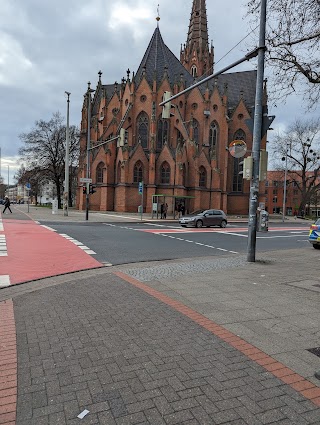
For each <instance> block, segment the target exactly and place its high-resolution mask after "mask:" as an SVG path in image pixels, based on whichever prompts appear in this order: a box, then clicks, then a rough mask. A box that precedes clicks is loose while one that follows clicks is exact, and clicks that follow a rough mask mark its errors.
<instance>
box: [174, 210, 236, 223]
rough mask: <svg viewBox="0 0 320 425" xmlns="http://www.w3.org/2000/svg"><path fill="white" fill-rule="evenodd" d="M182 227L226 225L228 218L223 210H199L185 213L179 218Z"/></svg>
mask: <svg viewBox="0 0 320 425" xmlns="http://www.w3.org/2000/svg"><path fill="white" fill-rule="evenodd" d="M179 223H180V224H181V226H182V227H188V226H192V227H210V226H220V227H226V225H227V223H228V220H227V216H226V215H225V213H224V212H223V211H221V210H199V211H194V212H193V213H191V214H189V215H184V216H182V217H181V218H180V219H179Z"/></svg>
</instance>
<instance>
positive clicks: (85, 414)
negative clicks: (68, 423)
mask: <svg viewBox="0 0 320 425" xmlns="http://www.w3.org/2000/svg"><path fill="white" fill-rule="evenodd" d="M88 413H89V410H87V409H85V410H84V411H83V412H81V413H80V415H78V416H77V418H79V419H83V418H84V417H85V416H87V414H88Z"/></svg>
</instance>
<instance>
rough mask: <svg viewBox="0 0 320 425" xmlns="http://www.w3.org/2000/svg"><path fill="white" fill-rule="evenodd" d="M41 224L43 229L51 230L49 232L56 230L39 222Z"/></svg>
mask: <svg viewBox="0 0 320 425" xmlns="http://www.w3.org/2000/svg"><path fill="white" fill-rule="evenodd" d="M41 226H42V227H44V228H45V229H48V230H51V232H56V230H55V229H52V227H49V226H45V225H44V224H41Z"/></svg>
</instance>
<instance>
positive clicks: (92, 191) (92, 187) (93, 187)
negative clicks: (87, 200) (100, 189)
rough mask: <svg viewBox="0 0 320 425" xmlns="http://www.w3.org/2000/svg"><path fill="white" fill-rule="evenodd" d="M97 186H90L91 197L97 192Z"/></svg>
mask: <svg viewBox="0 0 320 425" xmlns="http://www.w3.org/2000/svg"><path fill="white" fill-rule="evenodd" d="M96 187H97V186H95V185H93V184H92V183H90V184H89V193H90V195H93V194H94V193H95V192H96V190H94V189H95V188H96Z"/></svg>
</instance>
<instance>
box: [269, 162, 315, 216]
mask: <svg viewBox="0 0 320 425" xmlns="http://www.w3.org/2000/svg"><path fill="white" fill-rule="evenodd" d="M309 174H310V175H311V174H312V173H311V172H310V173H309ZM307 175H308V173H307ZM295 179H296V181H292V180H291V179H290V170H288V174H287V183H286V203H285V206H286V211H285V215H287V216H293V215H311V216H317V217H320V191H319V190H318V191H315V192H314V193H313V194H312V196H311V197H310V199H309V201H308V203H307V205H306V209H305V210H304V211H300V210H299V208H300V203H301V201H302V194H301V190H300V189H299V185H301V181H302V180H301V179H298V180H297V175H296V174H295ZM319 183H320V178H319V179H318V180H317V181H316V184H319ZM283 199H284V170H281V171H268V177H267V180H266V181H265V199H264V200H263V201H262V202H265V205H266V210H267V211H268V212H269V214H282V212H283Z"/></svg>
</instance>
